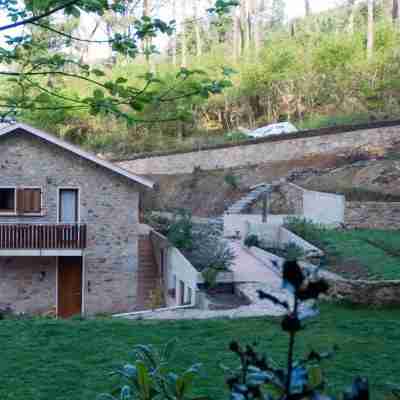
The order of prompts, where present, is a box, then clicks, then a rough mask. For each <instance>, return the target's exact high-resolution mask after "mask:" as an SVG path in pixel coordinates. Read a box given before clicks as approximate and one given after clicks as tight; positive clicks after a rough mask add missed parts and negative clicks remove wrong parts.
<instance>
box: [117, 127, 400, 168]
mask: <svg viewBox="0 0 400 400" xmlns="http://www.w3.org/2000/svg"><path fill="white" fill-rule="evenodd" d="M346 129H347V130H346ZM398 144H400V121H396V122H390V123H376V124H370V125H369V126H359V127H354V128H349V127H347V128H346V127H345V128H330V129H321V130H317V131H305V132H299V133H297V134H290V135H285V136H275V137H270V138H263V139H257V140H253V141H248V142H244V143H241V144H237V145H224V146H216V147H215V148H209V149H204V150H197V151H189V152H179V153H177V152H175V153H166V154H161V155H159V154H155V155H148V156H145V157H142V158H136V159H131V160H122V161H119V162H117V164H118V165H119V166H121V167H123V168H125V169H127V170H130V171H132V172H134V173H136V174H144V175H152V174H154V175H156V174H167V175H168V174H183V173H192V172H193V171H194V170H195V169H196V168H200V169H202V170H214V169H226V168H235V167H243V166H250V165H257V164H260V163H267V162H273V161H290V160H301V159H304V158H308V157H313V156H319V157H320V156H321V155H324V154H326V155H327V156H328V155H338V156H352V155H354V151H357V152H360V153H368V154H371V155H382V154H384V153H385V151H386V150H388V149H391V148H393V147H395V146H396V145H398Z"/></svg>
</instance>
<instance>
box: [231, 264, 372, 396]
mask: <svg viewBox="0 0 400 400" xmlns="http://www.w3.org/2000/svg"><path fill="white" fill-rule="evenodd" d="M282 272H283V286H284V287H286V288H287V289H288V290H289V291H290V292H291V294H292V296H293V302H291V303H292V304H289V302H287V301H283V300H280V299H278V298H277V297H275V296H273V295H271V294H269V293H265V292H264V291H261V290H260V291H259V297H260V299H265V300H268V301H271V302H273V303H274V304H278V305H280V306H282V307H283V308H285V309H286V310H287V314H286V315H285V316H284V318H283V320H282V323H281V327H282V330H283V331H284V332H287V333H288V335H289V345H288V353H287V364H286V366H285V367H281V366H279V365H277V364H276V363H274V362H273V361H272V360H271V359H269V358H268V357H267V356H266V355H261V354H259V353H258V352H257V350H256V345H246V346H244V347H243V346H241V345H240V344H239V343H237V342H232V343H231V344H230V350H231V351H232V352H233V353H235V354H236V355H237V356H238V357H239V359H240V365H239V367H238V368H237V369H235V370H231V369H228V372H229V376H228V379H227V384H228V386H229V389H230V393H231V397H230V398H231V400H250V399H254V400H266V399H268V400H274V399H279V400H284V399H285V400H289V399H290V400H300V399H311V400H330V399H331V398H330V397H329V396H328V395H327V394H326V393H325V380H324V375H323V371H322V368H321V366H320V363H321V361H322V360H324V359H327V358H330V357H331V356H332V355H333V354H334V350H335V349H333V350H332V351H329V352H324V353H319V352H317V351H315V350H312V351H311V352H310V353H309V354H307V355H306V356H305V357H304V358H303V359H301V360H294V348H295V340H296V335H297V334H298V333H299V332H300V331H301V330H302V329H304V320H305V319H306V318H307V317H308V316H310V315H311V314H312V313H310V312H309V311H307V307H306V304H305V303H306V302H308V301H309V300H316V299H318V297H319V296H320V295H321V294H323V293H326V292H327V290H328V285H327V283H326V282H325V281H324V280H323V279H320V278H319V276H318V272H311V273H308V274H306V273H305V272H304V271H303V270H302V269H301V268H300V266H299V264H298V263H297V261H286V262H285V263H284V265H283V271H282ZM314 315H315V314H314ZM368 396H369V389H368V381H367V380H366V379H363V378H360V377H357V378H356V379H355V380H354V382H353V385H352V387H351V389H349V390H347V391H346V392H345V393H344V395H343V399H344V400H367V399H368Z"/></svg>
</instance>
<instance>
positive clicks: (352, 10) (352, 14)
mask: <svg viewBox="0 0 400 400" xmlns="http://www.w3.org/2000/svg"><path fill="white" fill-rule="evenodd" d="M346 5H347V7H348V8H349V9H350V15H349V22H348V30H349V33H350V34H351V35H353V34H354V19H355V16H356V11H357V2H356V0H348V2H347V4H346Z"/></svg>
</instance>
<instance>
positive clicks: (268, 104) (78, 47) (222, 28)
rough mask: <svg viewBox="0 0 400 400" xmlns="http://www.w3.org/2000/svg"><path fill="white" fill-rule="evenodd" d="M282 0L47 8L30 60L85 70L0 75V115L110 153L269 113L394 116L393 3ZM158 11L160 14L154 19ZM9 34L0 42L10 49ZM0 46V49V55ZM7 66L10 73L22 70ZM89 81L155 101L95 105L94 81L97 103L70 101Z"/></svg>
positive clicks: (100, 96) (396, 36)
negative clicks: (81, 75) (126, 40)
mask: <svg viewBox="0 0 400 400" xmlns="http://www.w3.org/2000/svg"><path fill="white" fill-rule="evenodd" d="M287 2H290V1H289V0H241V1H240V3H239V2H235V1H230V2H229V3H227V2H226V0H219V1H217V2H216V3H215V5H214V4H213V2H212V1H211V2H210V1H209V0H191V1H189V0H136V1H132V0H126V1H125V3H126V5H125V7H124V11H123V12H122V13H117V12H115V11H113V10H111V9H110V10H107V11H105V12H104V13H102V14H101V15H97V16H96V17H91V19H90V20H89V19H87V20H85V19H83V18H82V16H81V17H80V18H79V17H78V16H74V15H73V13H71V15H67V16H64V17H63V18H61V19H60V18H58V19H57V18H55V17H54V19H53V20H51V19H52V18H53V17H49V18H48V23H50V20H51V23H52V25H51V27H52V28H51V29H44V30H43V29H40V28H41V27H40V26H38V25H29V26H26V27H24V29H25V30H26V31H28V32H29V34H30V35H31V37H33V38H36V39H37V40H39V41H42V43H46V46H42V47H41V48H40V52H42V53H43V54H42V57H47V60H48V59H49V58H51V60H52V63H53V64H54V63H56V62H58V65H57V67H58V68H59V67H60V64H62V62H61V61H57V59H56V57H60V59H62V58H61V56H59V55H60V54H66V53H67V54H68V56H69V57H70V58H71V57H72V58H76V59H77V60H79V63H80V65H82V63H84V64H85V65H88V67H86V69H87V74H86V75H85V76H86V78H85V79H84V80H82V79H68V74H69V75H72V73H71V72H70V71H71V68H74V67H71V66H68V65H66V66H64V65H62V68H64V70H63V71H67V72H68V71H69V72H68V74H66V73H65V72H63V74H62V75H59V73H58V75H57V74H52V75H44V76H41V77H39V78H37V79H36V80H34V81H33V77H32V76H31V75H32V73H31V75H30V76H27V74H25V75H24V78H23V79H24V82H25V83H26V82H29V85H30V86H29V87H27V86H26V85H25V83H24V84H21V79H22V78H21V75H20V78H13V77H11V78H10V76H9V75H10V73H8V74H6V75H2V74H0V76H1V78H0V97H2V98H4V99H6V100H4V99H3V102H6V105H5V106H4V105H3V107H5V109H6V111H7V112H5V113H4V114H3V115H4V116H6V117H9V116H10V115H11V113H10V110H12V111H15V110H16V109H18V113H16V114H15V118H17V119H18V120H19V121H23V122H27V123H30V124H32V125H34V126H36V127H38V128H43V129H45V130H47V131H49V132H53V133H56V134H58V135H59V136H60V137H63V138H65V139H67V140H69V141H72V142H74V143H77V144H80V145H82V146H84V147H86V148H88V149H91V150H93V151H96V152H97V153H101V154H106V155H111V156H118V157H119V156H125V155H129V154H133V153H143V152H150V151H160V150H169V149H180V148H192V147H198V146H202V145H205V144H216V143H223V142H225V141H232V140H241V138H242V137H243V135H242V134H241V133H240V131H241V130H242V129H243V128H250V129H252V128H256V127H259V126H263V125H266V124H269V123H273V122H278V121H291V122H293V123H294V124H295V125H296V126H297V128H298V129H310V128H318V127H323V126H331V125H340V124H352V123H358V122H366V121H371V120H384V119H395V118H397V117H398V115H399V110H400V96H399V94H400V68H399V65H400V64H399V61H400V46H399V40H400V7H399V3H400V0H366V1H356V0H340V1H339V0H338V1H337V6H336V7H335V8H332V9H329V10H327V11H323V12H315V11H314V10H313V7H312V5H313V3H312V2H310V0H304V1H301V2H302V6H304V15H305V16H304V17H301V18H289V17H288V15H287V7H288V6H290V5H289V4H286V3H287ZM219 6H221V7H225V8H224V10H223V11H221V12H220V10H219V8H218V7H219ZM211 9H212V10H213V11H214V12H210V10H211ZM154 18H160V19H159V20H158V19H156V20H155V21H159V22H156V25H155V26H157V27H158V29H159V32H156V31H155V28H154V26H150V27H147V26H146V24H145V23H146V21H150V19H151V21H154ZM161 19H166V20H169V21H171V22H170V24H169V25H168V26H164V25H163V24H162V23H161ZM41 24H42V25H43V24H44V22H43V21H42V22H41ZM157 24H158V25H157ZM149 25H150V24H149ZM42 27H43V26H42ZM54 27H56V28H54ZM171 27H172V28H171ZM140 29H141V30H140ZM138 31H139V32H142V31H145V32H146V34H143V35H142V36H139V39H140V38H142V40H139V41H138V45H137V47H134V46H131V47H129V46H128V47H127V48H124V50H123V51H119V52H118V51H115V50H116V46H115V41H114V42H113V40H111V38H112V37H114V38H115V37H116V35H121V32H123V33H124V34H127V35H128V36H129V35H130V34H132V32H138ZM60 32H61V33H62V35H60ZM101 32H103V33H101ZM103 36H105V38H106V39H105V40H103ZM63 39H65V40H63ZM100 39H101V40H100ZM18 40H19V41H22V40H23V39H20V38H15V37H14V38H13V39H10V40H9V42H12V45H13V46H14V49H13V50H15V48H17V47H18V46H15V44H16V43H17V41H18ZM111 43H112V45H111ZM17 44H18V43H17ZM7 51H8V50H5V49H4V48H3V49H2V52H1V53H0V55H1V56H2V57H1V59H0V61H1V62H2V64H4V54H5V52H7ZM19 51H20V52H21V51H22V52H29V49H28V50H27V49H26V48H24V49H23V50H19ZM133 51H134V52H136V53H135V57H134V58H132V57H130V55H131V54H130V52H133ZM35 52H36V54H37V50H35ZM14 54H17V53H14ZM7 64H8V68H9V70H10V69H11V70H12V71H19V69H20V68H23V67H21V63H19V64H13V62H9V61H8V62H7ZM68 68H69V69H68ZM2 70H4V66H3V67H2ZM99 79H100V80H102V82H117V83H122V84H125V82H127V84H129V85H133V86H135V87H139V88H140V87H143V93H147V94H143V95H147V96H150V97H151V96H154V93H158V95H157V100H156V101H153V100H151V101H150V100H149V99H150V97H148V101H146V100H144V101H143V104H142V103H140V102H132V101H130V104H129V106H130V107H131V108H133V110H134V117H132V118H130V117H128V118H121V116H120V115H118V113H110V112H107V104H108V103H107V102H106V100H107V98H105V97H104V93H103V92H102V91H101V90H95V91H94V94H93V96H94V98H95V99H96V101H97V103H96V104H99V103H101V102H102V104H103V105H104V107H103V108H102V109H98V110H97V109H96V107H94V106H92V107H84V106H82V104H83V103H84V101H85V100H84V101H83V102H80V103H79V100H78V99H79V98H82V97H85V96H86V95H87V96H89V95H90V92H91V90H92V89H91V80H99ZM104 85H105V88H106V89H108V90H109V91H111V92H112V91H113V90H114V91H117V89H118V90H120V91H122V90H121V88H120V86H114V87H113V88H111V89H110V87H109V86H110V85H108V86H107V83H105V84H104ZM116 88H117V89H116ZM161 88H162V91H161ZM139 92H140V91H139ZM161 92H162V93H161ZM26 93H29V95H31V94H32V93H34V94H35V96H36V97H35V101H31V102H30V103H28V102H26V100H24V102H23V101H22V100H21V98H22V96H26ZM160 93H161V94H160ZM140 94H141V92H140ZM191 94H193V95H191ZM96 96H97V97H96ZM13 99H19V101H20V102H19V103H17V100H13ZM152 99H153V98H152ZM88 102H89V101H87V103H88ZM38 103H40V107H38V106H37V104H38ZM75 103H77V104H76V105H73V106H71V104H75ZM21 104H22V105H21ZM113 107H114V103H113V104H111V105H110V107H109V108H112V109H113ZM104 110H105V111H104Z"/></svg>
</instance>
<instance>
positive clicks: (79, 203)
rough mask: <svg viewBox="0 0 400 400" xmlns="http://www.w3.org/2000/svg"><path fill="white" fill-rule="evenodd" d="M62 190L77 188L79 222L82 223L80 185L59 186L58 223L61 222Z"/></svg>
mask: <svg viewBox="0 0 400 400" xmlns="http://www.w3.org/2000/svg"><path fill="white" fill-rule="evenodd" d="M61 190H76V191H77V192H78V200H77V201H78V218H77V222H76V223H77V224H80V223H81V188H80V187H79V186H59V187H58V188H57V223H58V224H60V223H61V221H60V199H61V196H60V192H61Z"/></svg>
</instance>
